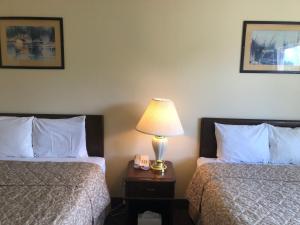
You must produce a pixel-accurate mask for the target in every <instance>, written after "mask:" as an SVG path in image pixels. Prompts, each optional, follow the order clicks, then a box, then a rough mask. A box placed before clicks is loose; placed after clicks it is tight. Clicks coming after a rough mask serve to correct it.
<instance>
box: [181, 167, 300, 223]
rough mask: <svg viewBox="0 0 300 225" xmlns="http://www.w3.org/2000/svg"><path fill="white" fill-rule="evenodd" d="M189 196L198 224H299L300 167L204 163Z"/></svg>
mask: <svg viewBox="0 0 300 225" xmlns="http://www.w3.org/2000/svg"><path fill="white" fill-rule="evenodd" d="M186 194H187V198H188V200H189V203H190V204H189V214H190V215H191V217H192V219H193V220H194V222H195V223H196V224H202V225H227V224H228V225H229V224H230V225H256V224H268V225H285V224H289V225H293V224H300V166H296V165H271V164H231V163H214V162H211V163H204V164H202V165H201V166H199V167H198V168H197V170H196V172H195V174H194V175H193V178H192V180H191V182H190V184H189V187H188V189H187V193H186Z"/></svg>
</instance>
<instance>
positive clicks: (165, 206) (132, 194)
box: [125, 161, 176, 225]
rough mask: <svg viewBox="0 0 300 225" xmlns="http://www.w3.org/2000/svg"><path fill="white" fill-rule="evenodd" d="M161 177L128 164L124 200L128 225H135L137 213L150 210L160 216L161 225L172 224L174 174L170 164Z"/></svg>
mask: <svg viewBox="0 0 300 225" xmlns="http://www.w3.org/2000/svg"><path fill="white" fill-rule="evenodd" d="M166 164H167V166H168V168H167V170H166V171H165V173H164V174H163V175H162V174H161V173H159V172H156V171H153V170H148V171H144V170H141V169H135V168H133V161H130V162H129V163H128V169H127V176H126V180H125V199H126V203H127V205H128V211H129V212H128V214H129V215H128V223H127V224H128V225H129V224H130V225H135V224H137V215H138V213H143V212H144V211H147V210H150V211H154V212H157V213H160V214H161V215H162V224H163V225H169V224H173V219H172V218H173V199H174V192H175V182H176V178H175V173H174V169H173V165H172V163H171V162H169V161H166Z"/></svg>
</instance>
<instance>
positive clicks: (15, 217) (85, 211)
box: [0, 161, 110, 225]
mask: <svg viewBox="0 0 300 225" xmlns="http://www.w3.org/2000/svg"><path fill="white" fill-rule="evenodd" d="M109 203H110V198H109V193H108V190H107V186H106V182H105V175H104V173H103V172H102V171H101V169H100V167H99V166H97V165H94V164H91V163H78V162H71V163H70V162H69V163H68V162H63V163H61V162H60V163H56V162H19V161H0V224H3V225H54V224H55V225H62V224H64V225H73V224H76V225H92V224H103V221H104V217H105V214H106V211H107V209H108V206H109Z"/></svg>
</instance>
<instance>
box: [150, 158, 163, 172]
mask: <svg viewBox="0 0 300 225" xmlns="http://www.w3.org/2000/svg"><path fill="white" fill-rule="evenodd" d="M151 169H153V170H157V171H161V172H164V171H165V170H166V169H167V165H166V164H165V163H164V161H163V160H156V161H154V163H153V164H152V165H151Z"/></svg>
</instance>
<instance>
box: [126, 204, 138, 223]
mask: <svg viewBox="0 0 300 225" xmlns="http://www.w3.org/2000/svg"><path fill="white" fill-rule="evenodd" d="M127 206H128V216H127V225H137V223H138V213H137V211H136V209H135V207H134V203H132V202H131V201H128V202H127Z"/></svg>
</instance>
